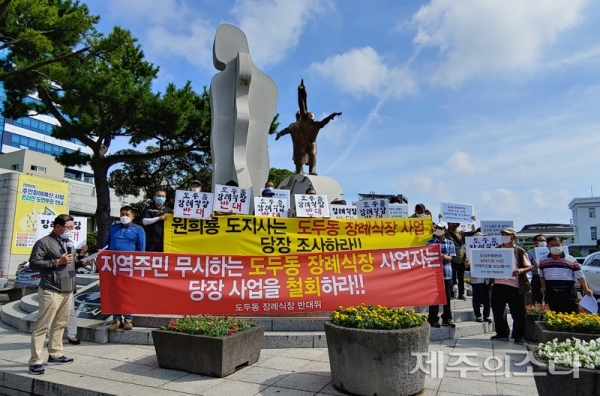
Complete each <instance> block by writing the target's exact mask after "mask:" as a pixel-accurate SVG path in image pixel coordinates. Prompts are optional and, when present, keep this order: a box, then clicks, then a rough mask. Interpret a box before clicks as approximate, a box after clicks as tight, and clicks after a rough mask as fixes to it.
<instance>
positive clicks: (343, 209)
mask: <svg viewBox="0 0 600 396" xmlns="http://www.w3.org/2000/svg"><path fill="white" fill-rule="evenodd" d="M329 213H330V215H331V218H332V219H356V218H357V214H356V206H354V205H329Z"/></svg>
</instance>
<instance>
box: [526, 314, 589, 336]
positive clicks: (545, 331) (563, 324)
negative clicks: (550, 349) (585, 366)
mask: <svg viewBox="0 0 600 396" xmlns="http://www.w3.org/2000/svg"><path fill="white" fill-rule="evenodd" d="M535 326H536V332H537V337H538V340H539V341H540V342H548V341H551V340H554V339H557V340H558V341H559V342H560V341H565V340H567V339H568V338H578V339H580V340H585V341H591V340H595V339H596V338H598V337H599V336H600V316H598V315H595V314H586V313H571V314H566V313H558V312H553V311H548V312H546V313H545V315H544V321H540V322H535Z"/></svg>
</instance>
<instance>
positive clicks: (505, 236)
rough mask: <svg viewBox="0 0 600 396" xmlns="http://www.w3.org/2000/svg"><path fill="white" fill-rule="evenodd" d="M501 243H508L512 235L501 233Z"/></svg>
mask: <svg viewBox="0 0 600 396" xmlns="http://www.w3.org/2000/svg"><path fill="white" fill-rule="evenodd" d="M501 239H502V243H510V241H512V237H511V236H510V235H502V238H501Z"/></svg>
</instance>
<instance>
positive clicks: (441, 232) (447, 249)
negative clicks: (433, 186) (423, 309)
mask: <svg viewBox="0 0 600 396" xmlns="http://www.w3.org/2000/svg"><path fill="white" fill-rule="evenodd" d="M447 231H448V224H446V223H445V222H443V221H440V222H439V223H437V224H436V226H435V229H434V231H433V233H434V237H433V238H432V239H430V240H429V241H427V245H440V258H441V259H442V265H443V267H444V288H445V292H446V304H445V305H444V312H443V313H442V326H446V327H450V328H454V327H456V325H455V324H454V323H453V322H452V309H451V307H450V292H451V291H452V259H453V258H454V257H455V256H456V249H455V248H454V243H453V242H452V241H450V240H448V239H446V232H447ZM439 309H440V307H439V305H431V306H429V318H428V321H429V324H430V325H431V327H440V323H439V318H438V313H439Z"/></svg>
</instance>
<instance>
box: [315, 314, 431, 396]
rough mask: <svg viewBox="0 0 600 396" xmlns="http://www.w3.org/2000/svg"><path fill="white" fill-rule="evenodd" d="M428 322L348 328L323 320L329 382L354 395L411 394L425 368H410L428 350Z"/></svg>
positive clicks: (421, 385)
mask: <svg viewBox="0 0 600 396" xmlns="http://www.w3.org/2000/svg"><path fill="white" fill-rule="evenodd" d="M429 330H430V327H429V324H428V323H424V324H423V325H421V326H419V327H413V328H411V329H402V330H363V329H351V328H347V327H341V326H337V325H334V324H333V323H331V322H326V323H325V335H326V337H327V349H328V351H329V364H330V366H331V377H332V380H333V384H334V385H335V387H337V388H338V389H340V390H343V391H345V392H349V393H352V394H355V395H377V396H386V395H393V396H398V395H414V394H416V393H419V392H420V391H421V390H422V389H423V388H424V386H425V375H426V374H425V372H424V371H422V370H416V371H415V372H414V373H413V374H410V372H411V371H413V370H414V369H415V368H416V367H417V365H418V363H419V364H420V363H421V362H422V359H423V358H422V357H419V356H412V355H411V354H413V353H428V352H429Z"/></svg>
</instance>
